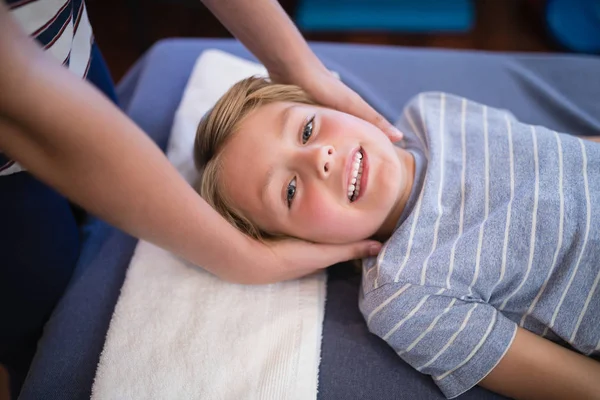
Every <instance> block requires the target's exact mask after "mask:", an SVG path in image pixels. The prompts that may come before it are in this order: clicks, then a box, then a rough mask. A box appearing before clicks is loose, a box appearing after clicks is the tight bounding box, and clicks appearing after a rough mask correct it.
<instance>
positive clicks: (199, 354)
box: [92, 50, 326, 400]
mask: <svg viewBox="0 0 600 400" xmlns="http://www.w3.org/2000/svg"><path fill="white" fill-rule="evenodd" d="M256 74H258V75H265V74H266V71H265V70H264V68H263V67H262V66H260V65H258V64H255V63H251V62H249V61H246V60H243V59H240V58H237V57H234V56H232V55H229V54H226V53H223V52H221V51H218V50H208V51H205V52H204V53H202V55H201V56H200V57H199V59H198V61H197V62H196V65H195V67H194V70H193V72H192V75H191V77H190V80H189V81H188V84H187V86H186V89H185V92H184V95H183V98H182V102H181V104H180V106H179V108H178V110H177V112H176V114H175V120H174V124H173V128H172V133H171V138H170V143H169V147H168V152H167V155H168V157H169V160H170V161H171V162H172V163H173V165H174V166H175V167H176V168H177V169H178V170H179V172H180V173H181V174H182V175H183V176H184V177H185V178H186V180H187V181H188V182H192V181H193V180H194V179H195V178H196V172H195V168H194V163H193V159H192V149H193V142H194V136H195V132H196V126H197V124H198V121H199V120H200V118H201V117H202V115H203V114H204V113H205V112H206V111H207V110H208V109H209V108H210V107H212V105H213V104H214V103H215V102H216V100H217V99H218V98H219V97H220V96H221V95H222V94H224V93H225V91H226V90H227V89H228V88H229V87H230V86H231V85H232V84H234V83H235V82H237V81H238V80H240V79H243V78H245V77H247V76H250V75H256ZM325 285H326V276H325V274H324V273H318V274H315V275H312V276H310V277H306V278H303V279H299V280H295V281H290V282H283V283H277V284H272V285H262V286H245V285H235V284H230V283H226V282H223V281H221V280H219V279H217V278H216V277H214V276H212V275H211V274H209V273H207V272H205V271H203V270H202V269H201V268H198V267H195V266H193V265H191V264H189V263H187V262H185V261H184V260H182V259H180V258H178V257H176V256H174V255H173V254H171V253H169V252H167V251H164V250H162V249H160V248H158V247H156V246H154V245H152V244H150V243H147V242H144V241H140V242H139V243H138V245H137V248H136V250H135V253H134V256H133V258H132V260H131V263H130V265H129V269H128V272H127V276H126V279H125V283H124V285H123V288H122V290H121V295H120V297H119V301H118V303H117V306H116V308H115V311H114V314H113V317H112V320H111V323H110V327H109V330H108V333H107V337H106V341H105V345H104V350H103V352H102V355H101V357H100V362H99V365H98V369H97V372H96V378H95V381H94V385H93V389H92V399H95V400H103V399H119V400H124V399H235V400H239V399H277V400H279V399H315V398H316V397H317V384H318V368H319V360H320V350H321V333H322V322H323V313H324V305H325V294H326V290H325Z"/></svg>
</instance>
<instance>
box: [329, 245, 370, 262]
mask: <svg viewBox="0 0 600 400" xmlns="http://www.w3.org/2000/svg"><path fill="white" fill-rule="evenodd" d="M330 246H332V249H331V253H330V254H332V255H335V256H336V259H332V260H331V264H336V263H338V262H343V261H348V260H356V259H360V258H365V257H371V256H376V255H377V254H379V251H380V250H381V243H379V242H376V241H373V240H363V241H361V242H356V243H349V244H338V245H330Z"/></svg>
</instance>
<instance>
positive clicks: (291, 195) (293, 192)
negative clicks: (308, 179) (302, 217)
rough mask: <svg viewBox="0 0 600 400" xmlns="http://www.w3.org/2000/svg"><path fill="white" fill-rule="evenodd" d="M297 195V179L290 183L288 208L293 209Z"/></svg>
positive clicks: (287, 195) (287, 194)
mask: <svg viewBox="0 0 600 400" xmlns="http://www.w3.org/2000/svg"><path fill="white" fill-rule="evenodd" d="M295 195H296V178H294V179H292V180H291V182H290V183H288V187H287V193H286V200H287V205H288V208H291V207H292V202H293V201H294V196H295Z"/></svg>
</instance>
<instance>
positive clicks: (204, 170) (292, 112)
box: [194, 78, 413, 243]
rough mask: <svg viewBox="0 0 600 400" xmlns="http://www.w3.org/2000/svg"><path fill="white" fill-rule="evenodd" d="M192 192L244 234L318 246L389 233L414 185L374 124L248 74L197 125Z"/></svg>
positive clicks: (406, 161)
mask: <svg viewBox="0 0 600 400" xmlns="http://www.w3.org/2000/svg"><path fill="white" fill-rule="evenodd" d="M194 157H195V161H196V165H197V167H198V168H199V169H200V171H201V181H200V185H199V188H198V189H199V192H200V194H201V195H202V197H204V198H205V199H206V200H207V201H208V202H209V204H211V206H213V207H214V208H215V209H216V210H217V211H219V212H220V213H221V214H222V215H223V216H225V217H226V219H228V220H229V222H231V223H232V224H234V225H235V226H236V227H238V228H239V229H241V230H242V231H243V232H245V233H247V234H249V235H250V236H253V237H256V238H273V237H281V236H291V237H297V238H300V239H305V240H308V241H312V242H319V243H348V242H353V241H357V240H362V239H365V238H369V237H372V236H378V237H387V236H389V234H390V233H391V230H392V229H393V227H394V226H395V222H396V221H397V219H398V218H399V216H400V213H401V212H402V209H403V207H404V204H405V203H406V199H407V198H408V195H409V193H410V188H411V186H412V179H413V176H412V173H411V172H412V171H411V163H412V157H411V156H410V155H409V154H408V153H407V152H405V151H404V150H402V149H399V148H397V147H395V146H394V145H393V144H392V143H391V142H390V140H389V139H388V138H387V136H386V135H385V134H384V133H383V132H382V131H380V130H379V129H378V128H376V127H375V126H374V125H372V124H370V123H368V122H366V121H363V120H360V119H358V118H356V117H353V116H351V115H348V114H344V113H341V112H339V111H335V110H332V109H328V108H324V107H320V106H318V105H316V104H314V102H313V101H312V100H311V99H310V98H309V97H308V96H307V95H306V94H305V93H304V92H302V90H300V89H299V88H297V87H295V86H289V85H279V84H273V83H271V82H269V81H268V80H266V79H264V78H248V79H245V80H243V81H241V82H238V83H237V84H236V85H234V86H233V87H232V88H231V89H230V90H229V91H228V92H227V94H225V95H224V96H223V97H222V98H221V99H220V100H219V102H217V104H216V105H215V107H214V108H213V109H212V110H211V111H210V112H209V113H208V114H207V115H205V116H204V118H203V119H202V121H201V122H200V124H199V127H198V131H197V136H196V143H195V149H194Z"/></svg>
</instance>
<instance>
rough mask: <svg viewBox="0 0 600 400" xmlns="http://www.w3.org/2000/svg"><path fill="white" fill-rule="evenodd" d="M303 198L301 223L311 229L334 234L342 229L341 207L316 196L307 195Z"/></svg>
mask: <svg viewBox="0 0 600 400" xmlns="http://www.w3.org/2000/svg"><path fill="white" fill-rule="evenodd" d="M304 200H305V201H304V204H303V205H302V222H301V223H302V225H304V226H305V227H306V228H308V229H311V230H312V231H317V230H318V232H319V233H331V234H336V233H337V232H338V231H340V230H341V231H343V230H344V223H343V222H344V218H343V215H342V214H341V213H342V212H343V208H342V207H339V205H337V204H335V203H333V202H332V201H331V200H330V201H327V199H323V198H317V196H307V197H305V199H304ZM336 236H337V235H336Z"/></svg>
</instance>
